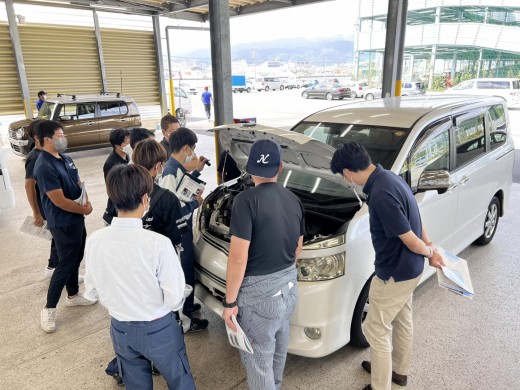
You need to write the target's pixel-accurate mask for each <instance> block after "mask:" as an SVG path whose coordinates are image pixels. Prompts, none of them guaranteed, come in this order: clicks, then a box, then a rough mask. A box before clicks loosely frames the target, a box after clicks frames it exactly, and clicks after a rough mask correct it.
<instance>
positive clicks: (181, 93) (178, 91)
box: [173, 88, 188, 99]
mask: <svg viewBox="0 0 520 390" xmlns="http://www.w3.org/2000/svg"><path fill="white" fill-rule="evenodd" d="M173 90H174V94H175V96H177V97H181V98H185V99H187V98H188V95H186V93H185V92H184V90H183V89H180V88H174V89H173Z"/></svg>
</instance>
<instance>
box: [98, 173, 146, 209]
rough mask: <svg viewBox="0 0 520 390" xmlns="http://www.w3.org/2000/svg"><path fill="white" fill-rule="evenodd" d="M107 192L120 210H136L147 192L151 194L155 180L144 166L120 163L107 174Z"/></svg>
mask: <svg viewBox="0 0 520 390" xmlns="http://www.w3.org/2000/svg"><path fill="white" fill-rule="evenodd" d="M106 186H107V193H108V197H109V198H110V200H111V201H112V202H113V203H114V205H115V206H116V208H117V210H119V211H134V210H136V209H137V208H138V207H139V205H140V204H141V202H142V199H143V196H144V195H145V194H148V195H150V193H151V192H152V188H153V180H152V177H151V176H150V173H149V172H148V171H147V170H146V169H145V168H144V167H142V166H140V165H135V164H129V165H126V164H120V165H116V166H114V167H113V168H112V169H111V170H110V172H109V173H108V176H107V181H106Z"/></svg>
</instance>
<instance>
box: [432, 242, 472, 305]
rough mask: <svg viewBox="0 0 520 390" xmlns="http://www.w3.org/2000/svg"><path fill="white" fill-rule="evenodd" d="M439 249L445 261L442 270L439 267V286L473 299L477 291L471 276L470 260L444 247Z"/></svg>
mask: <svg viewBox="0 0 520 390" xmlns="http://www.w3.org/2000/svg"><path fill="white" fill-rule="evenodd" d="M437 251H438V252H439V253H440V254H441V255H442V258H443V259H444V263H445V266H444V267H442V270H440V269H437V280H438V282H439V286H441V287H443V288H445V289H447V290H449V291H452V292H454V293H456V294H459V295H462V296H464V297H466V298H469V299H473V296H474V295H475V293H474V291H473V285H472V284H471V278H470V276H469V269H468V262H467V261H466V260H464V259H461V258H460V257H458V256H455V255H454V254H452V253H450V252H446V251H445V250H444V249H443V248H437Z"/></svg>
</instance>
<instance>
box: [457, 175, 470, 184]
mask: <svg viewBox="0 0 520 390" xmlns="http://www.w3.org/2000/svg"><path fill="white" fill-rule="evenodd" d="M468 180H469V177H467V176H464V177H463V178H462V180H461V181H459V184H460V185H464V184H466V183H467V182H468Z"/></svg>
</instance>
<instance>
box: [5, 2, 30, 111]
mask: <svg viewBox="0 0 520 390" xmlns="http://www.w3.org/2000/svg"><path fill="white" fill-rule="evenodd" d="M5 8H6V10H7V23H9V35H11V44H12V45H13V51H14V55H15V59H16V69H17V70H18V81H19V83H20V89H21V91H22V99H23V109H24V112H25V117H26V118H34V115H33V107H32V104H31V94H30V92H29V84H28V82H27V74H26V72H25V64H24V62H23V54H22V45H21V43H20V34H19V32H18V23H17V22H16V14H15V13H14V5H13V0H5Z"/></svg>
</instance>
